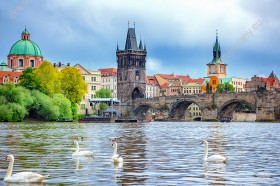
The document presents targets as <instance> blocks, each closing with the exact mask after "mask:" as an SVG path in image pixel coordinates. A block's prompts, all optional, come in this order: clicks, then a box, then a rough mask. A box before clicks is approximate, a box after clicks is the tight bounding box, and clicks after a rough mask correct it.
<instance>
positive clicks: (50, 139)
mask: <svg viewBox="0 0 280 186" xmlns="http://www.w3.org/2000/svg"><path fill="white" fill-rule="evenodd" d="M81 137H83V139H82V138H81ZM112 137H119V138H120V142H119V145H118V152H119V154H121V155H122V157H123V159H124V162H123V164H113V163H112V162H111V156H112V152H113V148H112V143H111V141H110V138H112ZM204 139H206V140H208V142H209V154H210V155H211V154H221V155H223V156H226V157H228V163H227V164H204V163H203V160H202V159H203V154H204V146H203V145H201V141H202V140H204ZM73 140H77V141H78V142H79V144H80V150H91V151H94V158H90V157H89V158H78V159H77V158H72V153H73V152H74V151H75V146H74V145H73V144H72V142H73ZM279 142H280V125H279V124H276V123H240V122H236V123H235V122H232V123H218V122H170V123H169V122H150V123H124V124H121V123H120V124H96V123H83V124H81V123H35V122H33V123H0V144H1V146H0V157H1V158H4V157H6V155H8V154H13V155H14V157H15V163H14V169H13V174H14V173H18V172H20V171H34V172H37V173H41V174H43V175H45V174H48V175H49V178H47V179H46V180H44V182H43V183H42V184H29V185H32V186H35V185H36V186H38V185H81V186H87V185H279V184H280V168H279V167H280V148H279ZM7 167H8V162H1V163H0V180H1V181H0V185H1V186H2V185H11V186H12V185H17V184H8V183H5V182H3V178H4V177H5V174H6V171H7ZM19 185H23V184H19ZM26 185H28V184H26Z"/></svg>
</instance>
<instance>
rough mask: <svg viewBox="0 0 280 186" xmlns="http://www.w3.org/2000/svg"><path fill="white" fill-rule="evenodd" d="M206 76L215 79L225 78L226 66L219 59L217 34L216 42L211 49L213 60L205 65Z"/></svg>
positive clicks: (219, 51)
mask: <svg viewBox="0 0 280 186" xmlns="http://www.w3.org/2000/svg"><path fill="white" fill-rule="evenodd" d="M207 76H208V77H211V76H216V77H217V78H226V77H227V64H225V63H224V62H223V61H222V59H221V47H220V43H219V42H218V32H217V33H216V42H215V45H214V47H213V60H212V61H211V62H210V63H208V64H207Z"/></svg>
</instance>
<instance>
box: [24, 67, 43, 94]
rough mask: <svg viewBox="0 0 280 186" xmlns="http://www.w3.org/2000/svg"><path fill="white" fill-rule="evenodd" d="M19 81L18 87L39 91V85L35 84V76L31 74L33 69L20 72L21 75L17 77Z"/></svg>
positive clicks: (29, 68)
mask: <svg viewBox="0 0 280 186" xmlns="http://www.w3.org/2000/svg"><path fill="white" fill-rule="evenodd" d="M19 80H20V82H19V85H20V86H23V87H25V88H27V89H30V90H33V89H39V85H38V83H37V82H36V78H35V74H34V73H33V69H32V68H31V67H28V68H26V69H25V70H24V71H22V75H21V76H20V77H19Z"/></svg>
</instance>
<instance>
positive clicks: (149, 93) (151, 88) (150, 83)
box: [146, 76, 159, 98]
mask: <svg viewBox="0 0 280 186" xmlns="http://www.w3.org/2000/svg"><path fill="white" fill-rule="evenodd" d="M153 97H159V85H158V82H157V80H156V78H155V76H146V98H153Z"/></svg>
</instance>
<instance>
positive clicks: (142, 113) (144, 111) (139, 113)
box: [133, 105, 154, 120]
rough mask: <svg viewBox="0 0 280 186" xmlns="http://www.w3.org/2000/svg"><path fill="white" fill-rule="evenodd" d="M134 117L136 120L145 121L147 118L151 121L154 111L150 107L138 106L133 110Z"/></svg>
mask: <svg viewBox="0 0 280 186" xmlns="http://www.w3.org/2000/svg"><path fill="white" fill-rule="evenodd" d="M133 112H134V116H135V117H136V118H137V119H140V120H145V119H147V118H149V119H151V118H152V114H153V112H154V109H153V108H152V107H151V106H150V105H140V106H138V107H137V108H135V109H134V111H133Z"/></svg>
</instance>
